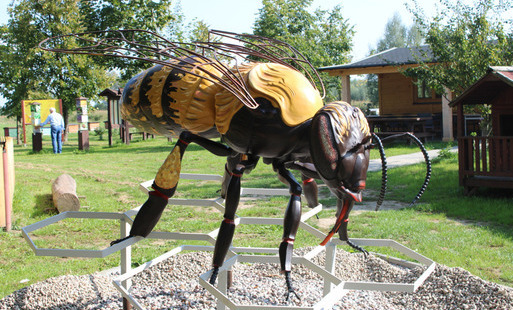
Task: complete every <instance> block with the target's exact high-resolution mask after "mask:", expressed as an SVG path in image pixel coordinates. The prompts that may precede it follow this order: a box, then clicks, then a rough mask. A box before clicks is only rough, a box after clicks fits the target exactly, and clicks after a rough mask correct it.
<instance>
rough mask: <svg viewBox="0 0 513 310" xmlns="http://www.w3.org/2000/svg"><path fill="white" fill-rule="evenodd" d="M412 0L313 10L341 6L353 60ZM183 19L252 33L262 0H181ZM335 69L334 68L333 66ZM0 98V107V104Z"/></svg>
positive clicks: (325, 3)
mask: <svg viewBox="0 0 513 310" xmlns="http://www.w3.org/2000/svg"><path fill="white" fill-rule="evenodd" d="M406 2H408V3H410V4H411V3H412V0H314V1H313V5H312V6H311V8H312V9H315V8H322V9H332V8H333V7H335V6H336V5H338V4H340V5H341V7H342V16H343V17H344V18H346V19H348V21H349V24H350V25H353V26H354V30H355V34H354V37H353V50H352V52H351V55H352V57H353V60H359V59H362V58H364V57H366V56H367V55H368V53H369V50H370V49H371V48H374V47H375V46H376V44H377V42H378V40H379V39H380V38H381V37H382V36H383V32H384V29H385V25H386V23H387V21H388V20H389V19H390V18H392V16H393V15H394V13H395V12H398V13H399V15H400V16H401V18H402V21H403V23H404V24H406V25H411V23H412V15H411V13H410V12H409V11H408V10H407V8H406V6H405V3H406ZM11 3H12V0H0V24H6V23H7V21H8V18H9V16H8V13H7V7H8V6H9V5H10V4H11ZM419 3H420V5H421V7H422V8H423V9H424V11H425V13H426V14H427V15H430V14H432V13H433V12H434V11H435V9H434V8H435V3H438V1H437V0H422V1H419ZM181 5H182V10H183V13H184V15H185V16H186V17H187V18H188V19H190V20H192V19H198V20H203V21H205V22H206V23H207V24H208V25H209V26H210V28H211V29H217V30H225V31H230V32H248V33H251V32H252V26H253V23H254V21H255V19H256V16H257V14H258V10H259V8H260V7H261V5H262V2H261V0H181ZM334 65H336V64H334ZM3 101H4V100H3V98H1V97H0V105H2V103H3Z"/></svg>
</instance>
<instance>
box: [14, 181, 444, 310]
mask: <svg viewBox="0 0 513 310" xmlns="http://www.w3.org/2000/svg"><path fill="white" fill-rule="evenodd" d="M180 177H181V178H182V179H192V180H211V181H220V180H221V179H222V177H221V176H219V175H198V174H181V175H180ZM152 182H153V180H150V181H147V182H143V183H141V184H140V189H141V190H142V191H143V192H148V191H149V190H148V187H149V186H150V185H151V184H152ZM241 195H267V196H269V195H289V193H288V190H287V189H262V188H242V189H241ZM169 204H172V205H189V206H209V207H215V208H216V209H218V210H219V211H221V212H223V211H224V206H223V199H221V198H218V199H214V200H212V199H177V198H170V199H169ZM139 208H140V207H138V208H135V209H132V210H128V211H127V212H125V213H111V212H81V211H68V212H63V213H61V214H58V215H56V216H53V217H51V218H48V219H45V220H42V221H40V222H37V223H34V224H32V225H29V226H26V227H24V228H22V234H23V236H24V238H25V239H26V241H27V242H28V243H29V245H30V246H31V248H32V249H33V250H34V252H35V254H36V255H38V256H58V257H86V258H103V257H106V256H108V255H110V254H113V253H115V252H118V251H121V254H122V255H121V262H120V267H121V275H120V276H118V277H116V278H114V279H113V284H114V286H115V287H116V288H117V289H118V291H119V292H120V293H121V294H122V296H123V297H124V298H125V300H126V301H128V302H129V303H130V304H132V305H133V306H134V307H135V308H137V309H139V310H144V307H143V306H142V305H141V304H140V303H139V302H137V300H135V299H134V297H133V296H132V295H131V294H130V292H129V287H130V283H131V278H132V277H133V276H134V275H136V274H138V273H140V272H143V271H144V270H146V269H148V268H150V267H152V266H154V265H156V264H158V263H160V262H162V261H164V260H166V259H167V258H169V257H171V256H173V255H176V254H178V253H180V252H182V251H213V250H214V244H215V240H216V239H215V237H216V236H217V233H218V229H216V230H214V231H212V232H210V233H207V234H204V233H180V232H158V231H155V232H152V233H150V235H149V236H148V237H147V238H151V239H175V240H201V241H207V242H209V243H210V244H212V245H211V246H200V245H182V246H179V247H176V248H174V249H172V250H170V251H168V252H166V253H164V254H163V255H160V256H158V257H156V258H154V259H152V260H150V261H148V262H146V263H144V264H142V265H140V266H139V267H137V268H134V269H131V267H130V265H131V246H132V245H134V244H135V243H137V242H139V241H140V240H142V239H144V238H142V237H132V238H129V239H126V240H124V241H122V242H120V243H118V244H115V245H113V246H109V247H107V248H105V249H102V250H78V249H49V248H39V247H38V246H36V244H35V243H34V242H33V241H32V239H31V238H30V236H29V234H30V233H31V232H33V231H35V230H38V229H41V228H43V227H46V226H48V225H51V224H53V223H56V222H58V221H61V220H64V219H66V218H83V219H84V218H87V219H108V220H119V221H120V231H121V237H124V236H127V235H128V230H129V227H130V224H132V223H133V220H132V218H131V217H133V216H134V215H136V214H137V212H138V210H139ZM321 210H322V206H320V205H319V206H317V207H316V208H314V209H312V210H310V211H308V212H306V213H304V214H303V215H302V216H301V222H300V225H299V227H301V228H302V229H304V230H306V231H307V232H309V233H311V234H312V235H314V236H315V237H317V238H319V239H320V240H323V239H324V238H325V237H326V235H325V234H324V233H322V232H321V231H319V230H318V229H316V228H314V227H312V226H310V225H308V224H307V223H306V220H308V219H309V218H311V217H312V216H314V215H316V214H317V213H319V212H320V211H321ZM235 222H236V224H237V225H239V224H256V225H282V223H283V220H282V219H279V218H254V217H239V216H237V217H236V220H235ZM351 241H353V242H354V243H355V244H358V245H360V246H378V247H391V248H393V249H395V250H397V251H399V252H400V253H402V254H403V255H405V256H407V257H409V258H411V259H414V260H416V261H418V262H419V263H414V262H410V261H406V260H402V259H398V258H394V257H388V256H383V255H380V254H379V253H374V254H375V255H378V256H382V258H383V259H385V260H387V261H389V262H391V263H394V264H398V265H402V266H404V267H407V268H414V267H417V266H426V267H427V268H426V269H425V270H424V272H423V273H422V274H421V275H420V276H419V277H418V278H417V280H415V281H414V282H413V283H381V282H365V281H343V280H342V279H339V278H337V277H336V276H335V275H334V266H335V256H336V248H337V246H338V245H344V244H345V242H343V241H341V240H332V241H330V242H329V243H328V244H327V245H326V246H317V247H315V248H314V249H312V250H311V251H310V252H308V253H307V254H305V255H304V256H302V257H298V256H294V257H293V259H292V263H293V264H303V265H304V266H305V267H307V268H309V269H310V270H312V271H314V272H316V273H317V274H319V275H320V276H321V277H322V278H323V279H324V289H323V295H324V296H323V297H322V298H321V300H319V302H317V303H316V304H315V305H314V306H313V307H287V306H257V305H239V304H235V303H234V302H232V301H231V300H230V299H229V297H228V296H227V295H226V292H227V286H228V285H227V283H228V280H227V279H228V276H227V273H228V271H229V270H230V269H231V267H232V266H233V265H234V264H236V263H239V262H241V263H242V262H244V263H279V257H278V249H274V248H251V247H230V252H229V257H230V258H229V259H228V260H226V262H225V263H224V265H223V266H222V267H221V268H220V273H219V277H218V279H219V282H218V285H217V287H216V286H214V285H211V284H210V283H209V282H208V278H209V277H210V274H211V272H212V270H210V271H208V272H206V273H204V274H202V275H201V276H199V282H200V284H201V285H202V286H203V287H204V288H205V289H207V290H208V291H209V292H210V293H212V294H213V295H214V296H215V297H216V298H217V300H218V305H217V308H218V309H226V307H228V308H230V309H258V308H262V309H263V308H265V309H328V308H331V307H332V306H333V305H334V304H335V303H336V302H338V300H340V298H341V296H343V295H344V294H345V293H346V292H347V291H348V290H375V291H401V292H410V293H413V292H415V291H416V290H417V288H418V287H419V286H420V285H422V283H423V282H424V281H425V280H426V278H427V277H428V276H429V275H430V274H431V273H432V272H433V271H434V268H435V262H434V261H432V260H431V259H429V258H426V257H425V256H422V255H420V254H418V253H417V252H415V251H413V250H411V249H409V248H407V247H405V246H403V245H401V244H400V243H398V242H396V241H394V240H388V239H351ZM322 252H326V260H325V267H324V268H323V267H320V266H318V265H317V264H315V263H313V262H312V261H311V260H312V258H314V257H315V256H317V255H319V254H320V253H322ZM238 253H259V254H274V255H273V256H269V255H248V254H238Z"/></svg>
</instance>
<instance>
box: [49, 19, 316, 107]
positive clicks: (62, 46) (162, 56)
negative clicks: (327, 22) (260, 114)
mask: <svg viewBox="0 0 513 310" xmlns="http://www.w3.org/2000/svg"><path fill="white" fill-rule="evenodd" d="M222 38H225V39H227V40H228V41H229V42H222V41H221V40H222ZM70 43H72V44H70ZM68 46H72V47H68ZM39 48H41V49H43V50H46V51H51V52H59V53H69V54H84V55H95V56H109V57H119V58H125V59H134V60H142V61H146V62H150V63H154V64H160V65H164V66H170V67H173V68H174V69H177V70H180V71H182V72H184V73H186V74H191V75H195V76H198V77H201V78H204V79H207V80H209V81H211V82H212V83H214V84H216V85H219V86H221V87H223V88H225V89H226V90H227V91H229V92H230V93H232V94H233V95H234V96H235V97H237V98H238V99H239V100H240V101H241V102H242V103H243V104H244V105H246V106H247V107H249V108H251V109H255V108H256V107H258V103H257V102H256V101H255V100H254V99H253V98H252V97H251V95H250V94H249V90H248V87H247V85H246V83H245V80H244V78H243V76H242V74H241V73H240V71H239V69H238V66H239V64H240V63H241V62H247V61H270V62H276V63H280V64H283V65H286V66H288V67H290V68H293V69H295V70H301V71H303V72H304V73H305V74H306V75H307V77H308V78H309V80H310V82H311V83H312V85H314V86H315V83H314V82H313V78H312V76H316V77H317V79H318V80H319V81H320V85H322V90H323V93H324V86H323V84H322V81H321V79H320V78H319V76H318V74H317V71H316V70H315V69H314V68H313V66H312V65H311V64H310V63H309V62H308V61H307V60H306V58H305V57H304V56H303V55H302V54H301V53H299V52H298V51H297V50H296V49H294V48H293V47H292V46H290V45H288V44H287V43H284V42H281V41H278V40H274V39H269V38H265V37H260V36H255V35H248V34H236V33H232V32H224V31H219V30H211V31H210V32H209V40H208V42H192V43H181V42H172V41H169V40H167V39H166V38H164V37H162V36H160V35H158V34H156V33H153V32H151V31H147V30H133V29H132V30H107V31H93V32H82V33H74V34H67V35H60V36H55V37H50V38H47V39H45V40H43V41H41V42H40V43H39ZM171 60H179V61H171ZM198 60H199V61H198ZM229 66H230V67H229ZM211 67H214V68H215V69H217V71H218V72H220V73H221V75H219V74H215V73H212V70H211ZM198 70H199V71H200V72H201V73H199V72H198ZM312 72H313V73H314V74H313V75H312Z"/></svg>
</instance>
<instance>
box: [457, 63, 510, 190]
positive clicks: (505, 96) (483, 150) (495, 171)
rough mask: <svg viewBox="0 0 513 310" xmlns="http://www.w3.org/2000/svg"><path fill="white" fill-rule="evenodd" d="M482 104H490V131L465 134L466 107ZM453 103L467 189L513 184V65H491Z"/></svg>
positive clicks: (461, 173) (461, 171) (461, 175)
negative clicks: (480, 133) (487, 134)
mask: <svg viewBox="0 0 513 310" xmlns="http://www.w3.org/2000/svg"><path fill="white" fill-rule="evenodd" d="M483 104H488V105H491V110H492V113H491V122H492V133H491V135H490V136H487V137H483V136H469V135H468V133H467V134H465V115H464V112H463V110H464V107H465V106H473V105H483ZM450 105H451V106H452V107H456V108H457V112H458V126H457V128H458V152H459V182H460V185H461V186H463V187H465V191H466V193H468V194H470V193H472V192H473V191H474V190H475V189H476V188H477V187H497V188H513V67H490V68H489V70H488V73H487V74H486V75H485V76H484V77H482V78H481V79H480V80H479V81H477V82H476V83H475V84H474V85H472V86H471V87H469V88H468V89H467V90H466V91H465V92H463V93H462V94H461V95H460V96H459V97H458V98H456V99H455V100H454V101H453V102H451V104H450Z"/></svg>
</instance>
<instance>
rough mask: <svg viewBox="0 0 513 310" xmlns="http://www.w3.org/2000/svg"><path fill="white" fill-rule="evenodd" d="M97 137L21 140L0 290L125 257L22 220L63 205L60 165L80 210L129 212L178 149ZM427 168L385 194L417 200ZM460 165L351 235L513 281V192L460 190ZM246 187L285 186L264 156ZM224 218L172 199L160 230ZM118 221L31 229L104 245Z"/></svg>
mask: <svg viewBox="0 0 513 310" xmlns="http://www.w3.org/2000/svg"><path fill="white" fill-rule="evenodd" d="M29 132H30V131H29ZM90 143H91V148H90V150H89V151H88V152H83V151H78V150H77V145H78V142H77V135H76V134H71V135H70V137H69V141H68V142H66V143H65V144H64V147H63V153H62V154H61V155H54V154H53V153H52V151H51V141H50V138H49V137H47V136H45V137H44V138H43V148H44V150H43V152H40V153H39V154H33V153H32V152H31V149H32V148H31V147H30V144H29V146H27V147H22V146H16V147H15V168H16V189H15V195H14V201H13V204H14V206H13V223H14V226H13V231H12V232H9V233H7V232H3V231H2V232H0V298H2V297H4V296H6V295H8V294H10V293H12V292H13V291H15V290H17V289H20V288H22V287H24V286H26V285H30V284H32V283H35V282H38V281H41V280H44V279H46V278H49V277H54V276H58V275H62V274H88V273H92V272H95V271H98V270H103V269H107V268H111V267H114V266H117V265H118V264H119V255H116V254H114V255H111V256H109V257H107V258H104V259H70V258H56V257H37V256H35V255H34V253H33V252H32V250H31V249H30V248H29V246H28V244H27V243H26V242H25V241H24V240H23V238H22V236H21V232H20V228H21V227H24V226H26V225H29V224H32V223H35V222H37V221H40V220H42V219H45V218H48V217H50V216H52V215H55V214H56V211H55V209H54V207H53V205H52V199H51V182H52V181H53V180H54V179H55V178H57V177H58V176H59V175H61V174H63V173H67V174H70V175H71V176H72V177H73V178H74V179H75V180H76V182H77V194H78V195H79V196H80V197H81V204H82V208H81V210H83V211H106V212H124V211H126V210H129V209H132V208H135V207H137V206H139V205H140V204H142V203H143V202H144V201H145V200H146V195H145V194H143V193H142V192H140V191H139V189H138V184H139V183H141V182H143V181H146V180H149V179H152V178H153V177H154V176H155V173H156V171H157V170H158V168H159V167H160V165H161V164H162V162H163V161H164V159H165V158H166V156H167V155H168V154H169V151H170V150H171V148H172V144H171V143H169V142H168V141H167V140H166V139H165V138H161V137H159V138H156V139H150V140H147V141H134V142H132V143H131V144H130V145H128V146H127V145H123V144H120V143H119V142H118V143H116V145H114V146H113V147H108V146H107V141H105V140H103V141H100V140H99V139H98V137H97V136H95V135H94V134H92V133H91V134H90ZM438 146H439V145H430V146H429V147H430V148H434V147H438ZM415 151H418V149H416V148H415V147H414V146H412V147H409V146H405V147H398V146H395V147H393V149H389V150H388V152H387V156H392V155H393V154H398V153H405V152H415ZM372 157H373V158H378V157H379V155H378V152H377V150H373V151H372ZM223 169H224V159H223V158H218V157H215V156H213V155H211V154H209V153H207V152H206V151H204V150H202V149H201V148H200V147H198V146H196V145H192V144H191V145H190V146H189V148H188V149H187V152H186V154H185V156H184V161H183V167H182V172H187V173H213V174H221V173H222V172H223ZM424 173H425V167H424V166H423V165H415V166H410V167H401V168H395V169H392V170H390V171H389V180H390V183H389V188H390V191H389V193H388V195H387V197H386V200H387V201H390V200H395V201H401V202H409V201H411V199H412V198H413V197H414V196H415V195H416V193H417V191H418V188H419V187H420V185H421V183H422V181H423V177H424ZM457 173H458V167H457V160H456V158H455V157H452V158H449V159H445V160H442V161H438V162H435V163H434V164H433V176H432V182H431V184H430V186H429V187H428V190H427V191H426V193H425V194H424V196H423V197H422V199H421V201H420V203H419V204H417V205H416V206H414V207H412V208H406V209H399V210H391V211H379V212H363V213H359V214H358V215H356V214H354V215H352V216H351V217H350V218H351V222H350V224H349V235H350V237H353V238H357V237H360V238H390V239H394V240H397V241H399V242H401V243H403V244H405V245H406V246H408V247H410V248H412V249H414V250H416V251H418V252H419V253H421V254H423V255H425V256H427V257H429V258H431V259H433V260H435V261H436V262H438V263H440V264H445V265H448V266H454V267H462V268H465V269H467V270H469V271H470V272H471V273H473V274H475V275H477V276H480V277H482V278H484V279H486V280H490V281H494V282H497V283H501V284H505V285H509V286H513V238H512V237H513V233H512V231H513V230H512V228H513V209H512V208H511V197H512V196H513V194H511V192H505V191H480V192H478V194H477V195H476V196H475V197H465V196H464V195H463V189H462V188H460V187H458V178H457ZM380 180H381V176H380V173H379V172H376V173H369V177H368V182H367V184H368V189H369V191H368V194H367V195H366V194H364V199H365V200H367V201H369V200H373V199H374V200H375V197H374V198H373V196H376V195H375V193H376V192H377V191H378V190H379V188H380ZM242 186H244V187H283V185H282V184H281V183H280V182H279V181H278V180H277V178H276V177H275V176H274V173H273V171H272V169H271V167H269V166H267V165H264V164H262V163H259V166H258V167H257V168H256V169H255V170H254V171H253V172H252V173H251V174H250V175H249V176H247V177H245V179H244V180H243V185H242ZM218 190H219V184H217V183H216V182H203V181H202V182H199V183H198V181H187V180H182V181H181V182H180V185H179V188H178V190H177V193H176V196H175V197H187V198H209V197H210V198H213V197H217V196H218V193H217V191H218ZM321 197H326V198H323V199H322V200H321V202H322V203H323V204H324V205H327V206H334V205H335V201H334V199H333V198H330V197H329V195H328V193H327V190H326V189H323V191H322V193H321ZM286 204H287V198H286V197H272V198H266V199H257V200H251V201H244V204H243V205H242V206H241V208H240V209H239V212H238V214H239V215H243V216H266V217H278V218H281V217H282V216H283V212H284V209H285V206H286ZM334 213H335V211H334V209H333V208H331V209H327V210H325V211H323V212H322V213H321V214H320V217H321V220H317V219H311V220H310V222H311V223H310V224H312V225H314V226H317V227H319V228H320V229H322V230H323V231H325V232H327V231H328V230H329V229H330V228H331V226H330V227H323V226H322V225H321V224H320V223H321V221H322V219H323V218H334ZM221 219H222V214H220V213H219V212H218V211H216V210H214V209H210V208H200V207H181V206H169V207H168V208H167V209H166V211H165V213H164V215H163V217H162V219H161V220H160V222H159V224H158V225H157V227H156V230H166V231H189V232H210V231H212V230H214V229H215V228H217V227H218V226H219V223H220V221H221ZM329 223H330V224H329V225H332V224H333V222H331V221H330V222H329ZM117 227H118V224H117V223H116V221H108V220H79V219H74V220H66V221H62V222H59V223H58V224H54V225H51V226H48V227H47V228H46V229H44V230H40V231H36V233H35V234H34V236H33V237H34V239H35V240H36V243H37V244H38V245H39V246H41V247H56V248H74V249H80V248H83V249H99V248H104V247H106V246H107V245H108V244H109V242H110V241H112V240H114V239H116V238H118V234H119V232H118V228H117ZM242 236H244V238H242ZM248 237H249V238H248ZM280 239H281V228H280V227H274V226H258V227H255V226H254V225H253V226H247V225H241V226H240V227H238V228H237V231H236V237H235V240H234V243H235V245H236V246H254V247H277V246H278V245H279V243H280V241H281V240H280ZM188 243H190V242H188ZM317 243H319V240H316V239H315V238H313V237H311V236H310V235H309V234H307V233H305V232H304V231H302V230H300V231H299V232H298V237H297V242H296V247H302V246H312V245H316V244H317ZM177 244H179V242H178V241H161V240H153V241H152V240H144V241H142V242H140V243H138V244H136V245H135V246H134V247H133V259H132V260H133V264H134V265H137V264H140V263H143V262H146V261H148V260H150V259H152V258H154V257H156V256H158V255H160V254H162V253H164V252H166V251H168V250H169V249H171V248H172V247H174V246H176V245H177ZM199 244H201V243H199ZM380 252H382V251H381V250H380ZM392 254H393V253H392ZM25 279H27V280H28V282H25V281H23V280H25ZM21 282H23V283H21Z"/></svg>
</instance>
